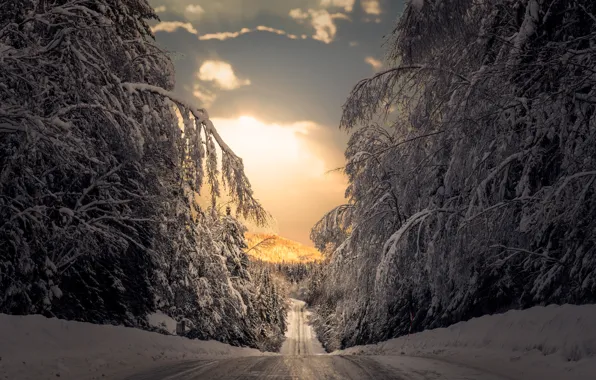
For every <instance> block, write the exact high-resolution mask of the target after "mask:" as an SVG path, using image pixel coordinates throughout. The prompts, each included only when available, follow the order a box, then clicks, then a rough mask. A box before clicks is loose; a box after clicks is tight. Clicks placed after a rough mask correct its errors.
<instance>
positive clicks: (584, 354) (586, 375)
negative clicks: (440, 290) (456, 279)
mask: <svg viewBox="0 0 596 380" xmlns="http://www.w3.org/2000/svg"><path fill="white" fill-rule="evenodd" d="M334 354H340V355H346V354H352V355H357V354H362V355H408V356H425V357H433V358H436V359H440V360H445V361H449V362H451V363H458V364H462V365H465V366H468V367H473V368H479V369H483V370H486V371H490V372H492V373H495V374H499V375H501V376H504V377H507V378H510V379H516V380H522V379H523V380H533V379H540V380H551V379H552V380H555V379H556V380H563V379H565V380H580V379H586V380H587V379H590V380H593V379H596V305H583V306H574V305H562V306H558V305H551V306H547V307H533V308H530V309H527V310H522V311H520V310H512V311H509V312H507V313H504V314H497V315H489V316H483V317H480V318H474V319H471V320H469V321H467V322H460V323H457V324H454V325H452V326H449V327H447V328H441V329H435V330H427V331H424V332H421V333H418V334H412V335H410V336H409V337H408V336H404V337H401V338H397V339H392V340H388V341H386V342H382V343H378V344H375V345H369V346H359V347H352V348H349V349H347V350H344V351H336V352H335V353H334ZM383 361H384V362H388V363H391V362H392V359H391V358H384V360H383ZM393 362H394V365H398V362H399V359H398V358H395V359H394V360H393Z"/></svg>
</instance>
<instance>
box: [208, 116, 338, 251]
mask: <svg viewBox="0 0 596 380" xmlns="http://www.w3.org/2000/svg"><path fill="white" fill-rule="evenodd" d="M212 121H213V124H214V125H215V127H216V128H217V130H218V131H219V133H220V134H221V136H222V138H223V139H224V140H225V141H226V142H227V144H228V145H229V146H230V148H232V150H233V151H234V152H235V153H236V154H237V155H238V156H240V157H242V160H243V161H244V168H245V171H246V174H247V176H248V178H249V180H250V182H251V184H252V187H253V189H254V191H255V194H256V196H257V197H258V198H259V199H260V200H261V201H262V202H263V206H265V208H266V209H267V211H269V212H270V213H271V214H272V216H273V217H274V218H275V219H276V222H277V227H278V228H279V230H276V231H275V232H277V233H280V234H281V235H283V236H286V237H289V238H291V239H295V240H298V241H300V242H302V243H304V244H309V239H308V232H309V230H310V227H312V225H313V224H314V223H315V222H316V221H317V220H318V218H319V216H320V215H322V214H323V213H325V212H326V211H327V210H328V209H329V208H331V207H332V206H333V205H336V204H340V203H343V194H344V191H345V186H346V184H345V178H344V177H343V176H341V175H339V174H331V175H330V174H326V173H327V171H329V170H330V169H333V168H334V167H335V165H336V164H335V161H336V160H337V158H336V157H333V156H332V153H331V152H330V150H329V149H325V148H324V147H322V145H321V142H322V141H324V128H323V127H322V126H320V125H318V124H316V123H313V122H310V121H299V122H295V123H288V124H278V123H266V122H263V121H261V120H259V119H258V118H256V117H254V116H251V115H249V114H245V115H242V116H240V117H237V118H231V119H223V118H213V119H212Z"/></svg>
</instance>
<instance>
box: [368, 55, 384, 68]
mask: <svg viewBox="0 0 596 380" xmlns="http://www.w3.org/2000/svg"><path fill="white" fill-rule="evenodd" d="M364 62H366V63H368V64H369V65H371V66H372V68H373V70H374V71H379V70H381V69H382V68H383V62H381V61H379V60H378V59H376V58H374V57H366V58H365V59H364Z"/></svg>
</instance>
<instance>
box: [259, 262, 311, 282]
mask: <svg viewBox="0 0 596 380" xmlns="http://www.w3.org/2000/svg"><path fill="white" fill-rule="evenodd" d="M251 262H252V263H253V266H256V267H260V268H264V269H265V270H267V271H268V272H273V273H275V274H277V275H278V276H281V277H283V279H284V280H285V281H287V282H288V283H290V284H297V283H299V282H301V281H304V280H305V279H307V278H308V277H309V276H310V274H311V272H312V271H313V270H314V269H315V268H318V267H319V266H320V264H319V263H317V262H309V263H292V262H291V263H285V262H281V263H273V262H269V261H262V260H255V259H253V260H251Z"/></svg>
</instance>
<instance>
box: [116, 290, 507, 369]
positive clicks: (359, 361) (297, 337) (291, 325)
mask: <svg viewBox="0 0 596 380" xmlns="http://www.w3.org/2000/svg"><path fill="white" fill-rule="evenodd" d="M308 316H309V312H308V311H307V310H306V306H305V303H304V302H302V301H299V300H295V299H292V300H290V310H289V312H288V331H287V332H286V340H285V342H284V344H283V346H282V348H281V351H280V353H281V354H282V355H280V356H253V357H239V358H234V359H223V360H201V361H189V362H183V363H179V364H171V365H168V366H162V367H159V368H156V369H153V370H151V371H146V372H144V373H139V374H136V375H133V376H129V377H127V378H126V380H210V379H215V380H228V379H229V380H232V379H234V380H258V379H278V380H331V379H337V380H339V379H345V380H373V379H374V380H431V379H433V380H503V379H502V378H499V377H497V376H494V375H490V374H486V373H483V372H480V371H478V370H475V369H470V368H467V367H461V366H457V365H453V364H449V363H446V362H442V361H437V360H431V359H423V358H411V357H405V356H401V357H396V356H359V355H325V350H324V349H323V346H322V345H321V343H320V342H319V341H318V340H317V338H316V336H315V334H314V332H313V330H312V328H311V326H310V325H309V324H308V323H307V321H308Z"/></svg>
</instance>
